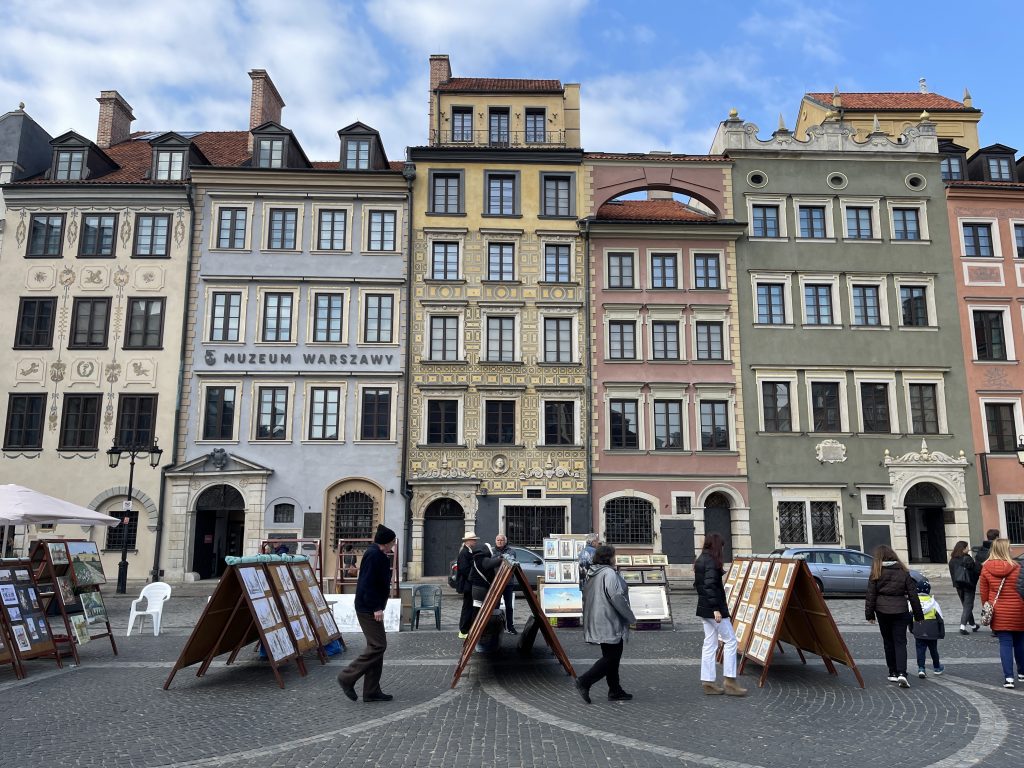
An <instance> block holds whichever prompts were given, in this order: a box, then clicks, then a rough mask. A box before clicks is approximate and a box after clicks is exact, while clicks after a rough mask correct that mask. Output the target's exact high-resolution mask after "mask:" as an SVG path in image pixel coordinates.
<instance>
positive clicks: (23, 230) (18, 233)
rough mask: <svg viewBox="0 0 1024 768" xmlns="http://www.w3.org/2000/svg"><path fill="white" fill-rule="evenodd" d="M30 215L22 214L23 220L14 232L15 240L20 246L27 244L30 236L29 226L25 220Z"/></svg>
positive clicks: (23, 212)
mask: <svg viewBox="0 0 1024 768" xmlns="http://www.w3.org/2000/svg"><path fill="white" fill-rule="evenodd" d="M27 217H28V214H27V213H26V212H25V211H22V212H21V219H20V220H19V221H18V226H17V228H16V229H15V230H14V239H15V240H17V241H18V245H24V244H25V238H26V237H27V236H28V225H27V224H26V223H25V219H26V218H27Z"/></svg>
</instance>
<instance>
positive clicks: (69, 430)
mask: <svg viewBox="0 0 1024 768" xmlns="http://www.w3.org/2000/svg"><path fill="white" fill-rule="evenodd" d="M102 404H103V395H71V394H67V395H64V413H63V418H62V419H61V425H60V442H59V444H58V446H57V449H58V450H60V451H95V450H96V443H97V441H98V440H99V433H100V407H101V406H102Z"/></svg>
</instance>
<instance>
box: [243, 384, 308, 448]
mask: <svg viewBox="0 0 1024 768" xmlns="http://www.w3.org/2000/svg"><path fill="white" fill-rule="evenodd" d="M271 387H276V388H280V387H284V388H285V389H287V390H288V394H287V396H286V398H285V402H286V403H287V407H288V411H287V417H286V419H285V426H284V440H269V439H263V438H258V437H256V432H257V430H258V429H259V416H260V390H261V389H269V388H271ZM297 421H298V419H296V410H295V379H290V380H282V379H253V382H252V386H251V387H250V394H249V442H251V443H257V444H259V445H291V444H292V435H293V434H294V429H295V424H296V422H297ZM300 428H301V424H300Z"/></svg>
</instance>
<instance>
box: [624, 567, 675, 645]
mask: <svg viewBox="0 0 1024 768" xmlns="http://www.w3.org/2000/svg"><path fill="white" fill-rule="evenodd" d="M619 557H620V556H619V555H616V556H615V561H616V570H618V572H619V575H620V576H621V577H622V580H623V581H625V582H626V584H627V585H628V586H629V605H630V607H631V608H632V609H633V615H634V616H636V628H637V629H660V628H661V623H662V622H663V621H667V622H669V623H671V622H672V607H671V605H670V603H669V599H668V578H667V576H666V574H665V563H662V562H661V560H662V558H663V557H664V556H662V555H633V556H630V555H624V556H623V557H625V558H629V561H630V562H628V563H625V562H623V563H622V564H619ZM655 557H657V558H658V560H659V563H658V564H657V565H655V564H653V562H654V558H655ZM638 559H639V560H640V562H639V563H638V562H637V560H638ZM664 559H665V561H666V562H667V560H668V558H664Z"/></svg>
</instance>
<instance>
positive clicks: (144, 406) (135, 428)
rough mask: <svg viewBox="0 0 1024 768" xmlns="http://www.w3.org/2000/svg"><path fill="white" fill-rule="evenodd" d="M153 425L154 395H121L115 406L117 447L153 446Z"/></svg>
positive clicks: (154, 418)
mask: <svg viewBox="0 0 1024 768" xmlns="http://www.w3.org/2000/svg"><path fill="white" fill-rule="evenodd" d="M155 423H156V395H121V397H120V399H119V401H118V406H117V446H118V447H119V448H140V447H148V446H151V445H153V430H154V425H155Z"/></svg>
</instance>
